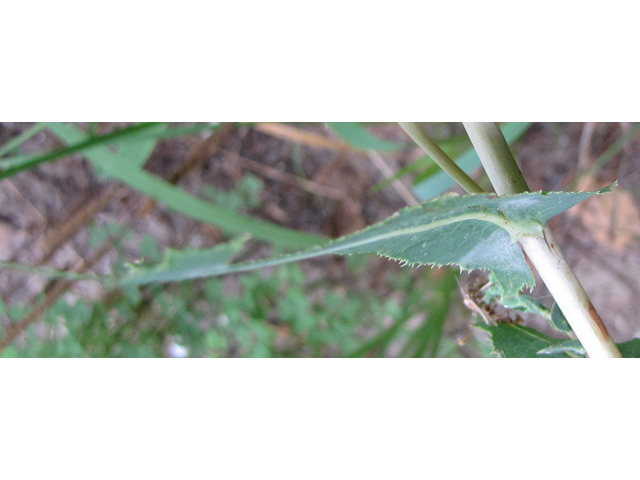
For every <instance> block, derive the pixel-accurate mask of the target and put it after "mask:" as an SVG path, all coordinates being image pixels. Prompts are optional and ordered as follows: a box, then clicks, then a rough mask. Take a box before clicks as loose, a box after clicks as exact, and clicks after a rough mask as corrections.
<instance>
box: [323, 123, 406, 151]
mask: <svg viewBox="0 0 640 480" xmlns="http://www.w3.org/2000/svg"><path fill="white" fill-rule="evenodd" d="M328 125H329V128H331V130H333V131H334V132H335V133H337V134H338V135H339V136H340V138H342V139H343V140H344V141H345V142H347V143H348V144H349V145H351V146H352V147H356V148H359V149H362V150H379V151H393V150H401V149H403V148H406V146H407V145H406V144H404V143H396V142H389V141H387V140H383V139H381V138H378V137H375V136H373V135H372V134H371V133H369V131H368V130H367V129H366V128H364V127H363V126H362V125H361V124H360V123H357V122H329V124H328Z"/></svg>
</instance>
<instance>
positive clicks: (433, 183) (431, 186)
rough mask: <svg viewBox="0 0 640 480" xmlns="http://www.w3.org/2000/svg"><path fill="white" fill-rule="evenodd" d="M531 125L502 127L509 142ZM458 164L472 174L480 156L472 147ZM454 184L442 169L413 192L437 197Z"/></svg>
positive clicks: (422, 195) (421, 195) (519, 124)
mask: <svg viewBox="0 0 640 480" xmlns="http://www.w3.org/2000/svg"><path fill="white" fill-rule="evenodd" d="M530 126H531V122H511V123H507V124H505V125H503V126H501V127H500V129H501V130H502V133H503V134H504V136H505V138H506V139H507V142H508V143H509V144H511V143H513V142H514V141H516V140H517V139H518V138H520V137H521V136H522V134H523V133H524V132H526V131H527V129H528V128H529V127H530ZM456 163H457V164H458V166H459V167H460V168H461V169H462V170H464V171H465V173H467V174H471V173H472V172H473V171H474V170H475V169H476V168H478V167H480V165H481V163H480V157H478V154H477V153H476V151H475V149H473V148H470V149H469V150H467V151H466V152H465V153H463V154H462V155H461V156H460V157H459V158H458V159H457V160H456ZM453 184H454V181H453V179H452V178H451V177H450V176H449V175H447V174H446V173H445V172H443V171H442V170H440V171H438V173H436V174H435V175H433V176H431V177H429V178H428V179H426V180H424V181H422V182H419V183H417V184H416V185H414V186H413V193H414V194H415V196H416V197H418V198H419V199H420V200H428V199H430V198H433V197H436V196H438V195H440V194H442V193H444V192H445V191H447V189H449V188H451V187H452V186H453Z"/></svg>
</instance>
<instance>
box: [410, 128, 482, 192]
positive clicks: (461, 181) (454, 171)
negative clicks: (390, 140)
mask: <svg viewBox="0 0 640 480" xmlns="http://www.w3.org/2000/svg"><path fill="white" fill-rule="evenodd" d="M398 125H400V126H401V127H402V129H403V130H404V131H405V132H407V134H409V136H410V137H411V138H412V139H413V141H414V142H416V143H417V144H418V145H420V147H422V149H423V150H424V151H425V152H426V153H427V155H429V156H430V157H431V159H432V160H433V161H434V162H435V163H437V164H438V166H439V167H440V168H442V170H444V171H445V172H446V173H448V174H449V176H451V178H453V179H454V180H455V181H456V183H457V184H458V185H460V186H461V187H462V188H464V189H465V190H466V192H467V193H484V190H482V187H480V185H478V184H477V183H476V182H474V181H473V179H472V178H471V177H470V176H469V175H467V174H466V173H465V172H464V170H462V169H461V168H460V167H459V166H458V165H457V164H456V162H454V161H453V160H452V159H451V157H449V155H447V154H446V153H445V152H444V151H443V150H442V149H441V148H440V147H439V146H438V145H437V144H436V143H435V142H434V141H433V140H431V138H429V136H428V135H427V134H426V133H424V132H423V131H422V130H421V129H420V128H418V126H417V125H416V124H415V123H411V122H398Z"/></svg>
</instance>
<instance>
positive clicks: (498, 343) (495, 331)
mask: <svg viewBox="0 0 640 480" xmlns="http://www.w3.org/2000/svg"><path fill="white" fill-rule="evenodd" d="M474 326H475V327H476V328H480V329H481V330H485V331H486V332H488V333H489V335H490V338H491V342H492V343H493V349H494V353H496V354H498V355H499V356H501V357H506V358H569V355H567V354H566V353H565V352H556V353H550V354H546V355H545V354H542V355H539V353H538V352H540V351H541V350H544V349H546V348H549V347H551V346H554V345H556V344H558V343H561V342H563V341H564V340H562V339H558V338H551V337H548V336H547V335H545V334H543V333H540V332H539V331H537V330H534V329H533V328H530V327H525V326H523V325H516V324H513V323H499V324H498V325H497V326H495V327H492V326H489V325H486V324H484V323H478V324H476V325H474Z"/></svg>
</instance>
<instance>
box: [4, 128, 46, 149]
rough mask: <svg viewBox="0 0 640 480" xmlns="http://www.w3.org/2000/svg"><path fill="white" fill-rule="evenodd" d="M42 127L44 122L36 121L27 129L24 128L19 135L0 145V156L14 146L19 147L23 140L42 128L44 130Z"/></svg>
mask: <svg viewBox="0 0 640 480" xmlns="http://www.w3.org/2000/svg"><path fill="white" fill-rule="evenodd" d="M44 128H45V124H44V123H36V124H35V125H33V126H32V127H31V128H29V129H27V130H25V131H24V132H22V133H21V134H20V135H17V136H15V137H14V138H12V139H11V140H9V141H8V142H7V143H5V144H4V145H2V146H0V157H1V156H2V155H6V154H7V153H9V152H11V150H13V149H14V148H17V147H19V146H20V145H22V144H23V143H24V142H26V141H27V140H29V139H30V138H31V137H33V136H34V135H36V134H37V133H39V132H41V131H42V130H44Z"/></svg>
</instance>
